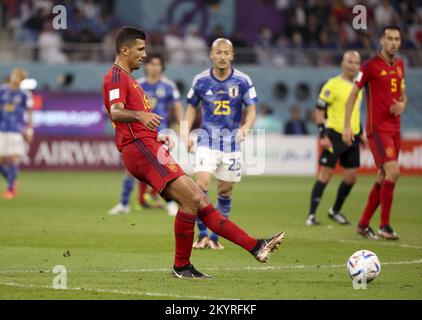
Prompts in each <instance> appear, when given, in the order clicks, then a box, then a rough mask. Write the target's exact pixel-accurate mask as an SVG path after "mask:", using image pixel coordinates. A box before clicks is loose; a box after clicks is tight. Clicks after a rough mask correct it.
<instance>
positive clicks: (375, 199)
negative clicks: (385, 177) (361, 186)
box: [359, 182, 381, 227]
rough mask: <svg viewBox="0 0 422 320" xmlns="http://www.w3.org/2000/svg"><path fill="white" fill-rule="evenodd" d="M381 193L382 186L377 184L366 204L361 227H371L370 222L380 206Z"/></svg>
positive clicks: (360, 223) (360, 222)
mask: <svg viewBox="0 0 422 320" xmlns="http://www.w3.org/2000/svg"><path fill="white" fill-rule="evenodd" d="M380 193H381V185H380V184H379V183H377V182H376V183H375V184H374V185H373V187H372V190H371V192H370V193H369V197H368V202H367V203H366V207H365V210H364V211H363V214H362V217H361V218H360V221H359V225H360V226H362V227H367V226H368V225H369V221H370V220H371V218H372V216H373V215H374V213H375V211H376V210H377V208H378V206H379V204H380Z"/></svg>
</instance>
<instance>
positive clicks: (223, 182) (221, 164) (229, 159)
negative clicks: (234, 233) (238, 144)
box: [209, 151, 242, 249]
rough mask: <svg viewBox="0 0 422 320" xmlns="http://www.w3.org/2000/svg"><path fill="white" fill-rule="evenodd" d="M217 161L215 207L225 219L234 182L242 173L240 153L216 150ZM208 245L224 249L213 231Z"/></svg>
mask: <svg viewBox="0 0 422 320" xmlns="http://www.w3.org/2000/svg"><path fill="white" fill-rule="evenodd" d="M218 154H219V157H218V159H219V161H218V165H217V169H216V171H215V177H216V178H217V205H216V207H217V209H218V211H220V212H221V213H222V214H223V215H224V216H225V217H226V218H227V219H228V218H229V215H230V211H231V203H232V199H231V196H232V193H233V188H234V184H235V183H237V182H240V180H241V177H242V173H241V169H242V153H241V152H240V151H234V152H222V151H218ZM209 247H210V248H211V249H224V247H223V246H222V245H221V244H220V243H219V242H218V235H217V234H216V233H215V232H213V233H212V234H211V235H210V241H209Z"/></svg>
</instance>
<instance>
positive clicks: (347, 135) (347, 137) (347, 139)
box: [342, 83, 360, 146]
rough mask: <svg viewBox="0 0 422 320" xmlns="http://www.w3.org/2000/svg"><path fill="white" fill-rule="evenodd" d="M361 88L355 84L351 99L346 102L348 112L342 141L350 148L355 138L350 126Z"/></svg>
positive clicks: (345, 116) (345, 117)
mask: <svg viewBox="0 0 422 320" xmlns="http://www.w3.org/2000/svg"><path fill="white" fill-rule="evenodd" d="M359 90H360V88H359V87H358V86H357V84H356V83H354V84H353V87H352V91H351V92H350V94H349V98H348V99H347V102H346V112H345V115H344V129H343V135H342V139H343V142H344V143H345V144H347V145H348V146H350V145H352V143H353V141H354V139H355V137H354V135H353V131H352V128H351V126H350V120H351V117H352V112H353V108H354V106H355V102H356V99H357V98H358V95H359Z"/></svg>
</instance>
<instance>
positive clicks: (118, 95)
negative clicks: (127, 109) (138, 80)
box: [107, 76, 128, 106]
mask: <svg viewBox="0 0 422 320" xmlns="http://www.w3.org/2000/svg"><path fill="white" fill-rule="evenodd" d="M127 86H128V83H127V81H126V79H125V78H124V77H122V76H120V77H114V78H113V80H112V81H111V82H110V84H109V85H108V88H107V94H108V100H109V102H110V106H111V105H112V104H115V103H118V102H121V103H123V104H126V100H127V92H128V87H127Z"/></svg>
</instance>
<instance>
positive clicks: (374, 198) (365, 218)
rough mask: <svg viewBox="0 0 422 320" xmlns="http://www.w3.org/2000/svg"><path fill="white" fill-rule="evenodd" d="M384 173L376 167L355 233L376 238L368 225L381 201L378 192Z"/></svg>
mask: <svg viewBox="0 0 422 320" xmlns="http://www.w3.org/2000/svg"><path fill="white" fill-rule="evenodd" d="M384 177H385V173H384V170H383V169H378V172H377V177H376V180H375V183H374V185H373V186H372V189H371V191H370V192H369V196H368V201H367V202H366V206H365V209H364V211H363V213H362V216H361V218H360V220H359V223H358V227H357V229H356V231H357V233H359V234H360V235H362V236H364V237H365V238H368V239H374V240H376V239H378V236H377V235H376V234H375V232H374V230H373V229H372V228H371V227H370V225H369V224H370V222H371V218H372V216H373V215H374V213H375V211H376V210H377V208H378V206H379V205H380V203H381V199H380V192H381V185H382V183H383V181H384Z"/></svg>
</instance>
